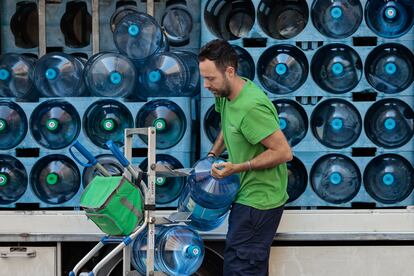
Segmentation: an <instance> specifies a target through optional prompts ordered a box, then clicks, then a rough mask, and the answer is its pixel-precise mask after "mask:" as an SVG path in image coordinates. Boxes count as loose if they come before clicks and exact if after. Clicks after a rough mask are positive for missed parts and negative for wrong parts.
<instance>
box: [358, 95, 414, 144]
mask: <svg viewBox="0 0 414 276" xmlns="http://www.w3.org/2000/svg"><path fill="white" fill-rule="evenodd" d="M364 127H365V132H366V134H367V136H368V137H369V139H371V141H372V142H374V143H375V144H376V145H378V146H380V147H384V148H398V147H401V146H403V145H405V144H406V143H407V142H408V141H410V140H411V138H412V137H413V135H414V111H413V110H412V109H411V107H410V106H409V105H408V104H406V103H405V102H403V101H401V100H398V99H385V100H381V101H378V102H376V103H374V104H373V105H372V106H371V107H370V108H369V109H368V111H367V113H366V115H365V121H364Z"/></svg>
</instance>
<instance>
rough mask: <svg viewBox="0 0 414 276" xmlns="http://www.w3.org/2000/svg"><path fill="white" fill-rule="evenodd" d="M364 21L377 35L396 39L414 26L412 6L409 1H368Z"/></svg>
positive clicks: (413, 9) (413, 7) (413, 8)
mask: <svg viewBox="0 0 414 276" xmlns="http://www.w3.org/2000/svg"><path fill="white" fill-rule="evenodd" d="M365 20H366V22H367V25H368V27H369V28H370V29H371V30H372V31H373V32H374V33H375V34H377V35H379V36H382V37H386V38H396V37H400V36H402V35H404V34H405V33H407V32H408V31H409V30H410V29H411V27H412V26H413V24H414V5H413V2H412V1H410V0H368V1H367V3H366V5H365Z"/></svg>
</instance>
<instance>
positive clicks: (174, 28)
mask: <svg viewBox="0 0 414 276" xmlns="http://www.w3.org/2000/svg"><path fill="white" fill-rule="evenodd" d="M193 24H194V21H193V17H192V15H191V13H190V11H189V10H188V7H187V5H186V4H185V2H183V3H181V2H176V3H171V4H169V3H167V7H166V9H165V11H164V14H163V16H162V18H161V27H162V28H163V30H164V33H165V36H166V37H167V39H168V43H169V44H170V45H171V46H176V47H178V46H184V45H187V44H188V43H189V42H190V34H191V30H192V29H193Z"/></svg>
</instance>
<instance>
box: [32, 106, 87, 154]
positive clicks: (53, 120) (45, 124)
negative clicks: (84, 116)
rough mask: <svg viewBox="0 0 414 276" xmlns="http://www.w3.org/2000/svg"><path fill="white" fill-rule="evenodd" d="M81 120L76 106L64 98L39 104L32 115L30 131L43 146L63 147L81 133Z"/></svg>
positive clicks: (49, 147)
mask: <svg viewBox="0 0 414 276" xmlns="http://www.w3.org/2000/svg"><path fill="white" fill-rule="evenodd" d="M80 128H81V121H80V117H79V114H78V112H77V111H76V109H75V107H73V105H71V104H70V103H68V102H66V101H63V100H49V101H45V102H43V103H41V104H40V105H38V106H37V107H36V108H35V110H34V111H33V112H32V115H31V116H30V131H31V132H32V135H33V138H34V139H35V140H36V142H38V143H39V144H40V145H41V146H43V147H45V148H48V149H62V148H64V147H67V146H69V145H70V144H71V143H72V142H73V141H74V140H75V139H76V138H77V137H78V135H79V132H80Z"/></svg>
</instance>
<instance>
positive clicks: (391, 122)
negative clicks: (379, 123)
mask: <svg viewBox="0 0 414 276" xmlns="http://www.w3.org/2000/svg"><path fill="white" fill-rule="evenodd" d="M396 125H397V123H396V122H395V120H394V119H392V118H388V119H386V120H385V122H384V126H385V128H386V129H388V130H392V129H394V128H395V126H396Z"/></svg>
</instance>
